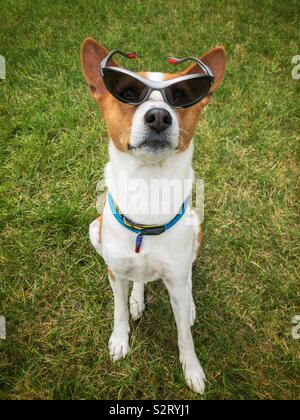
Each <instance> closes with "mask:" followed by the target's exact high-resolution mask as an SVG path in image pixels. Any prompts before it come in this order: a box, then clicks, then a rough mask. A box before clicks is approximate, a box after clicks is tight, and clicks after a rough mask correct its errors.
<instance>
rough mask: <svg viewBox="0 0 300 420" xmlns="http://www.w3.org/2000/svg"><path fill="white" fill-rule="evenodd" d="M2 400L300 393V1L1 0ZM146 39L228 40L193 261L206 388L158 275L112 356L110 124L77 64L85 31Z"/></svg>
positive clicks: (116, 40)
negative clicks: (121, 350) (191, 367)
mask: <svg viewBox="0 0 300 420" xmlns="http://www.w3.org/2000/svg"><path fill="white" fill-rule="evenodd" d="M0 10H1V12H0V13H1V16H0V55H3V56H4V57H5V59H6V80H3V81H1V82H0V98H1V100H0V110H1V113H0V176H1V184H0V315H3V316H5V318H6V322H7V339H6V340H2V341H0V398H1V399H91V398H93V399H117V398H119V399H198V398H204V399H299V396H300V387H299V377H300V365H299V360H300V359H299V356H300V340H295V339H293V338H292V334H291V331H292V324H291V320H292V318H293V317H294V316H295V315H300V293H299V256H300V252H299V251H300V250H299V244H300V241H299V239H300V238H299V197H300V188H299V157H300V153H299V152H300V147H299V105H300V81H299V80H293V78H292V67H293V65H292V57H293V56H295V55H297V54H300V46H299V40H300V30H299V28H300V3H299V1H298V0H295V1H293V0H284V1H283V0H277V1H275V0H273V1H267V0H264V1H261V0H257V1H247V0H244V1H239V2H238V1H221V0H216V1H213V2H212V1H208V0H189V1H188V2H183V1H179V0H173V1H170V0H157V1H153V0H147V1H137V0H136V1H132V0H131V1H130V0H129V1H121V0H119V1H117V2H111V1H108V0H106V1H87V0H79V1H76V2H75V1H71V0H69V1H66V0H65V1H58V0H55V1H51V2H50V1H46V0H41V1H25V0H1V1H0ZM89 35H90V36H93V37H94V38H95V39H97V40H98V41H100V42H101V43H103V44H104V45H105V46H106V47H107V48H109V49H112V48H120V49H125V50H127V49H129V50H136V51H137V52H138V54H139V60H136V62H135V63H133V64H132V65H133V67H134V68H136V69H141V70H146V69H147V70H153V71H155V70H157V71H173V69H172V68H170V65H168V64H167V63H166V60H165V58H166V57H167V56H168V55H176V56H179V57H180V56H185V55H186V54H189V55H197V54H198V55H200V54H202V53H204V52H205V51H206V50H208V49H210V48H212V47H214V46H216V45H224V47H225V48H226V51H227V53H228V68H227V72H226V77H225V79H224V82H223V85H222V86H221V88H220V89H219V91H218V92H217V94H216V95H215V98H214V101H213V102H212V104H211V105H210V106H209V107H208V108H207V109H206V110H205V112H203V114H202V117H201V120H200V121H199V123H198V126H197V130H196V135H195V156H194V166H195V170H196V175H197V177H198V178H204V179H205V221H204V226H203V227H204V243H203V248H202V252H201V255H200V257H199V259H198V261H197V263H196V265H195V267H194V277H193V281H194V296H195V301H196V306H197V313H198V317H197V321H196V324H195V326H194V328H193V335H194V337H195V346H196V350H197V354H198V356H199V358H200V360H201V363H202V365H203V367H204V368H205V371H206V373H207V378H208V384H207V391H206V393H205V395H204V397H200V396H198V395H196V394H194V393H192V392H191V391H190V390H189V389H188V388H186V386H185V382H184V378H183V375H182V372H181V367H180V365H179V362H178V354H177V353H178V350H177V337H176V328H175V322H174V319H173V315H172V311H171V306H170V303H169V299H168V295H167V292H166V291H165V289H164V288H163V287H161V284H160V283H154V284H150V285H148V287H147V308H146V312H145V315H144V317H143V319H142V320H140V321H138V322H136V323H132V336H131V348H132V350H131V353H130V355H129V356H128V357H127V358H126V359H124V360H123V361H121V362H120V363H117V364H112V363H111V362H110V360H109V355H108V350H107V342H108V339H109V336H110V333H111V330H112V322H113V297H112V293H111V290H110V287H109V283H108V280H107V271H106V267H105V265H104V263H103V261H101V260H100V259H99V257H98V256H97V255H96V253H95V252H94V250H93V249H92V248H91V246H90V243H89V239H88V234H87V232H88V225H89V223H90V221H92V220H93V219H94V218H95V217H96V216H97V212H96V208H95V202H96V183H97V181H98V180H99V179H100V178H101V177H102V171H103V166H104V164H105V162H106V161H107V134H106V129H105V125H104V122H103V120H102V118H101V117H100V115H99V112H98V110H97V108H96V105H95V104H94V102H93V101H92V99H91V97H90V96H89V94H88V90H87V87H86V84H85V82H84V80H83V77H82V75H81V71H80V63H79V49H80V44H81V42H82V41H83V39H84V38H85V37H86V36H89Z"/></svg>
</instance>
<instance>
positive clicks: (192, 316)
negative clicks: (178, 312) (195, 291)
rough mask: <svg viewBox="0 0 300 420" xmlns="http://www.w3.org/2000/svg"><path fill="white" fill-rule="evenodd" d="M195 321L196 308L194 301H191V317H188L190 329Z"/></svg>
mask: <svg viewBox="0 0 300 420" xmlns="http://www.w3.org/2000/svg"><path fill="white" fill-rule="evenodd" d="M195 321H196V306H195V303H194V301H193V300H192V304H191V315H190V324H191V327H192V326H193V325H194V324H195Z"/></svg>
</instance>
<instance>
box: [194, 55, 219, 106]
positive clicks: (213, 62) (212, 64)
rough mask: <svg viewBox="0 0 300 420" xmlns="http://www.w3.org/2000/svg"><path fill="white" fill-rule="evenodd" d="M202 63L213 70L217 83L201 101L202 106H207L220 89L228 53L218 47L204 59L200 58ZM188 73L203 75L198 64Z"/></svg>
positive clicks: (203, 57) (204, 56)
mask: <svg viewBox="0 0 300 420" xmlns="http://www.w3.org/2000/svg"><path fill="white" fill-rule="evenodd" d="M199 59H200V60H201V61H203V63H204V64H206V65H208V66H209V68H210V69H211V70H212V72H213V74H214V76H215V82H214V84H213V85H212V87H211V89H210V91H209V95H208V96H207V97H205V98H204V99H202V101H200V104H202V106H205V105H207V104H208V103H209V101H210V99H211V96H212V94H213V93H214V92H215V91H216V90H217V89H218V87H219V86H220V84H221V82H222V80H223V77H224V73H225V68H226V53H225V50H224V48H223V47H216V48H213V49H212V50H210V51H208V52H207V53H205V54H204V55H203V56H202V57H200V58H199ZM187 72H188V73H196V72H197V73H199V72H201V73H203V72H202V71H200V70H199V66H198V65H197V64H192V65H191V66H190V67H189V68H188V69H187Z"/></svg>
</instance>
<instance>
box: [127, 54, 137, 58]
mask: <svg viewBox="0 0 300 420" xmlns="http://www.w3.org/2000/svg"><path fill="white" fill-rule="evenodd" d="M127 58H136V54H135V53H130V54H127Z"/></svg>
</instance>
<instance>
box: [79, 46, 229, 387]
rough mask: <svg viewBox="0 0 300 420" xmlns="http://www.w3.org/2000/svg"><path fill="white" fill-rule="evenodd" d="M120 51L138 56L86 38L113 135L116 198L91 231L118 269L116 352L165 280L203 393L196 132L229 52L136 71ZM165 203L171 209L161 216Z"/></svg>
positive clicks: (90, 79)
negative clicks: (198, 340) (198, 348)
mask: <svg viewBox="0 0 300 420" xmlns="http://www.w3.org/2000/svg"><path fill="white" fill-rule="evenodd" d="M116 53H119V54H121V55H123V56H125V57H126V58H128V59H131V58H135V56H136V55H135V53H123V52H120V51H114V52H113V53H112V54H110V53H109V52H108V50H107V49H106V48H104V47H103V46H102V45H100V44H99V43H98V42H96V41H95V40H94V39H93V38H86V39H85V40H84V42H83V44H82V46H81V66H82V71H83V75H84V77H85V79H86V82H87V84H88V86H89V90H90V93H91V95H92V97H93V98H94V99H95V101H96V102H97V104H98V105H99V107H100V110H101V113H102V115H103V117H104V119H105V122H106V125H107V130H108V134H109V158H110V160H109V162H108V163H107V164H106V167H105V182H106V186H107V188H108V191H109V196H108V197H107V200H106V203H105V206H104V210H103V214H102V215H101V216H100V217H99V218H98V219H96V220H95V221H93V222H92V223H91V225H90V229H89V235H90V240H91V243H92V245H93V246H94V248H95V249H96V251H97V252H98V254H100V256H102V257H103V259H104V261H105V262H106V264H107V266H108V278H109V281H110V285H111V288H112V291H113V294H114V302H115V308H114V328H113V332H112V335H111V337H110V340H109V352H110V356H111V358H112V360H113V361H117V360H119V359H121V358H123V357H125V356H126V355H127V354H128V352H129V332H130V328H129V316H130V314H131V316H132V318H133V319H134V320H136V319H138V318H140V317H141V315H142V313H143V311H144V309H145V301H144V287H145V284H146V283H148V282H150V281H154V280H158V279H161V280H162V281H163V283H164V284H165V286H166V288H167V290H168V292H169V295H170V300H171V305H172V309H173V312H174V316H175V320H176V325H177V330H178V346H179V354H180V362H181V364H182V367H183V372H184V376H185V380H186V383H187V385H188V386H189V387H190V388H191V389H192V390H193V391H195V392H196V393H199V394H203V393H204V390H205V381H206V379H205V374H204V371H203V369H202V367H201V365H200V363H199V360H198V358H197V356H196V352H195V349H194V343H193V338H192V333H191V326H192V325H193V324H194V321H195V304H194V301H193V296H192V265H193V262H194V260H195V258H196V255H197V253H198V250H199V247H200V243H201V238H202V230H201V224H200V223H199V221H198V220H197V215H196V213H195V212H194V211H193V210H192V209H191V204H190V200H189V197H190V195H191V191H192V180H193V169H192V157H193V135H194V131H195V127H196V123H197V120H198V118H199V116H200V113H201V111H202V109H203V108H204V107H205V106H206V105H207V104H208V103H209V102H210V100H211V98H212V95H213V93H214V92H215V91H216V90H217V88H218V87H219V85H220V83H221V81H222V79H223V76H224V72H225V67H226V54H225V51H224V48H223V47H216V48H213V49H212V50H210V51H209V52H207V53H206V54H204V55H203V56H201V57H200V59H195V58H193V57H189V58H186V59H182V60H180V59H176V58H171V59H169V62H170V63H173V64H178V63H181V62H184V61H188V60H192V61H193V62H192V64H190V65H189V66H188V67H187V68H185V70H182V71H180V72H177V73H159V72H138V73H133V72H131V71H127V70H126V69H123V67H121V66H120V65H119V64H118V63H117V62H116V61H115V59H114V58H113V55H114V54H116ZM199 76H201V77H199ZM125 180H126V182H125ZM153 180H158V181H162V182H167V183H172V182H173V181H174V180H176V181H179V184H180V182H181V184H182V185H183V184H184V185H185V187H182V188H179V190H181V191H180V193H179V192H178V188H177V193H174V194H164V195H163V196H162V195H161V194H158V191H157V190H158V187H157V184H159V182H158V183H156V184H155V186H153V184H154V183H153ZM186 181H189V182H186ZM128 185H131V187H130V188H129V187H128ZM133 185H135V187H134V188H133V187H132V186H133ZM149 190H151V198H150V199H149ZM162 205H164V207H165V208H168V210H167V211H161V208H162ZM150 207H151V208H150ZM153 209H156V210H157V209H158V210H157V211H153ZM130 282H133V287H132V291H131V296H130V299H128V297H129V284H130ZM128 300H129V305H128Z"/></svg>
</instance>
